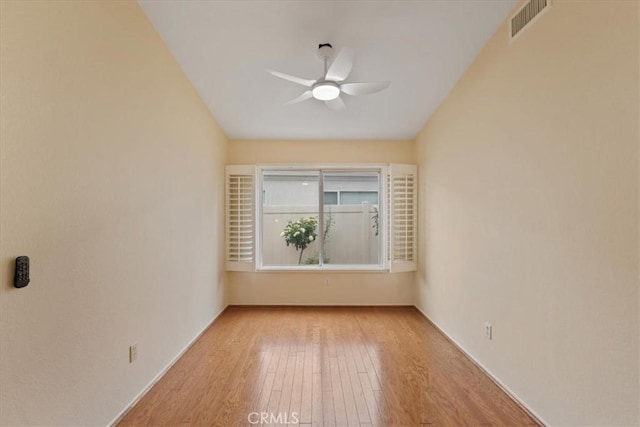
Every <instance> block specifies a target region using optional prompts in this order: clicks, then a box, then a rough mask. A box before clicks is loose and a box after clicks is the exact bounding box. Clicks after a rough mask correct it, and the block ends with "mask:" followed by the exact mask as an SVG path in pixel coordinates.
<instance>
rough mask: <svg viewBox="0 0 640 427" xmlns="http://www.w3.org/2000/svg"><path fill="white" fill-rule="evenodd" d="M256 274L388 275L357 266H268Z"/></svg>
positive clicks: (384, 271) (258, 270)
mask: <svg viewBox="0 0 640 427" xmlns="http://www.w3.org/2000/svg"><path fill="white" fill-rule="evenodd" d="M256 273H322V274H325V273H389V269H388V268H385V267H380V266H375V267H370V266H357V265H340V266H338V265H332V266H326V265H325V266H322V267H319V266H315V267H314V266H311V265H305V266H268V267H260V268H258V269H257V270H256Z"/></svg>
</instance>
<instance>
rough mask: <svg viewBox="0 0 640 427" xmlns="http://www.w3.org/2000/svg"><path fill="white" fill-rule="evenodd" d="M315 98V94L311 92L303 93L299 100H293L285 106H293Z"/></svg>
mask: <svg viewBox="0 0 640 427" xmlns="http://www.w3.org/2000/svg"><path fill="white" fill-rule="evenodd" d="M311 97H313V94H312V93H311V91H310V90H308V91H306V92H303V93H302V95H300V96H299V97H297V98H294V99H292V100H291V101H288V102H285V103H284V105H291V104H297V103H298V102H302V101H304V100H306V99H309V98H311Z"/></svg>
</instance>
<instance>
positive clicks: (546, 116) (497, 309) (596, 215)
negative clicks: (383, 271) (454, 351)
mask: <svg viewBox="0 0 640 427" xmlns="http://www.w3.org/2000/svg"><path fill="white" fill-rule="evenodd" d="M638 8H639V3H638V2H636V1H575V2H566V1H560V0H558V1H555V2H554V6H553V8H552V9H551V10H550V11H549V12H548V14H546V15H545V16H542V17H541V18H540V20H539V21H538V22H537V23H535V24H534V25H533V26H532V27H531V28H530V29H529V30H527V32H526V33H524V34H523V35H522V36H521V37H520V38H519V39H518V40H517V41H516V42H515V43H513V44H511V45H509V44H508V42H507V27H506V24H505V25H503V26H502V27H501V28H500V29H499V30H498V32H497V33H496V34H495V35H494V37H493V38H492V39H491V41H490V42H489V43H488V45H487V46H486V47H485V48H484V50H483V51H482V52H481V54H480V55H479V57H478V58H477V60H476V61H475V63H474V64H473V65H472V66H471V67H470V69H469V70H468V71H467V73H466V74H465V75H464V77H463V78H462V79H461V81H460V82H459V83H458V85H457V86H456V88H455V89H454V90H453V92H452V93H451V94H450V95H449V96H448V98H447V99H446V101H445V102H444V104H443V105H442V106H441V107H440V108H439V110H438V111H437V113H436V114H435V115H434V116H433V117H432V118H431V119H430V120H429V121H428V123H427V124H426V126H425V128H424V129H423V131H422V132H421V134H420V135H419V137H418V155H419V167H420V184H421V190H420V197H419V199H420V233H421V234H420V254H421V265H420V269H419V273H418V278H417V282H418V284H417V305H418V306H419V307H420V309H422V310H423V311H424V312H425V313H426V314H427V315H428V316H429V317H430V318H431V319H433V321H434V322H435V323H437V324H438V325H439V326H440V327H441V328H442V329H444V331H445V332H446V333H447V334H448V335H449V336H451V337H452V338H453V339H454V340H456V341H457V342H458V343H459V344H460V345H461V346H462V347H463V348H465V349H466V350H467V351H468V352H469V353H470V354H472V355H473V356H474V357H475V358H476V359H477V360H478V361H479V362H480V363H481V364H482V365H483V366H484V367H486V368H487V369H488V370H489V371H490V372H492V373H493V374H494V375H495V376H496V377H497V378H498V379H499V380H500V381H501V382H502V383H503V384H505V385H506V386H507V387H508V388H509V389H510V390H512V391H513V392H514V393H515V394H516V395H518V396H519V397H520V398H521V399H522V400H523V401H524V402H526V404H527V405H528V406H529V407H530V408H531V409H533V410H534V411H535V412H536V413H537V414H538V415H540V416H541V417H542V418H543V419H544V420H545V421H546V422H548V423H549V424H551V425H638V423H639V422H640V419H639V418H638V409H639V408H638V405H639V404H638V402H639V401H640V396H639V392H638V388H639V374H638V370H639V364H638V361H639V352H638V344H639V342H638V328H639V317H638V315H639V312H638V288H639V285H638V273H639V272H638V256H639V253H638V231H639V230H638V217H639V209H638V172H639V171H638V141H639V138H640V132H639V128H638V125H639V113H640V112H639V107H638V105H639V100H640V97H639V88H638V85H639V74H638V60H639V48H640V46H639V40H638V39H639V33H638V22H639V21H638V16H639V11H638ZM485 321H488V322H491V323H492V324H493V333H494V339H493V340H492V341H489V340H486V339H485V338H484V336H483V324H484V322H485Z"/></svg>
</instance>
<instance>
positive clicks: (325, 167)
mask: <svg viewBox="0 0 640 427" xmlns="http://www.w3.org/2000/svg"><path fill="white" fill-rule="evenodd" d="M387 170H388V166H387V165H381V164H335V163H334V164H284V165H283V164H268V165H258V168H257V172H256V187H257V188H258V191H257V193H258V194H263V189H264V187H263V179H262V177H263V173H264V172H265V171H319V172H320V176H319V181H320V188H319V189H318V190H319V193H318V195H319V197H318V227H319V234H320V235H322V233H323V229H322V228H323V226H324V209H323V205H322V204H321V202H322V200H323V199H322V198H323V197H324V189H323V179H322V178H323V177H322V173H323V172H327V171H330V172H350V171H361V172H378V173H379V174H380V175H379V181H378V185H379V192H380V193H379V197H380V202H381V203H380V204H379V207H378V211H379V212H381V211H382V207H383V206H386V205H385V204H384V203H386V200H385V199H384V195H385V194H386V188H385V186H386V179H385V176H386V174H387ZM262 207H263V204H262V199H257V198H256V211H255V212H256V271H293V272H301V271H316V272H318V271H319V272H322V271H370V272H385V271H389V265H388V263H387V259H386V258H387V257H386V256H385V254H386V253H387V247H386V245H387V238H386V236H385V235H383V234H380V236H382V238H381V239H380V241H381V245H379V246H378V259H379V260H380V262H379V263H378V264H322V265H320V264H317V265H307V264H305V265H290V266H289V265H275V266H274V265H264V264H263V263H262V259H263V257H262V228H263V224H262V220H263V213H262ZM386 221H387V218H386V215H382V222H381V223H380V225H381V229H382V230H386V226H387V223H386ZM320 254H322V251H320Z"/></svg>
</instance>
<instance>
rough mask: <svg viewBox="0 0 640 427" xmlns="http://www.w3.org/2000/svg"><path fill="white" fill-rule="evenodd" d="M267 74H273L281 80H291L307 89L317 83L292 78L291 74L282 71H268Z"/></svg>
mask: <svg viewBox="0 0 640 427" xmlns="http://www.w3.org/2000/svg"><path fill="white" fill-rule="evenodd" d="M267 72H268V73H271V74H273V75H274V76H276V77H280V78H281V79H284V80H289V81H290V82H293V83H297V84H299V85H302V86H306V87H311V86H313V84H314V83H315V82H316V81H315V80H309V79H303V78H300V77H296V76H292V75H290V74H285V73H281V72H280V71H276V70H267Z"/></svg>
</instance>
